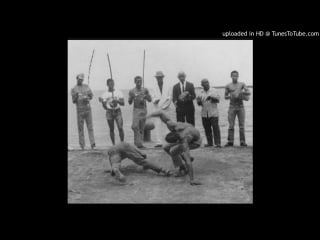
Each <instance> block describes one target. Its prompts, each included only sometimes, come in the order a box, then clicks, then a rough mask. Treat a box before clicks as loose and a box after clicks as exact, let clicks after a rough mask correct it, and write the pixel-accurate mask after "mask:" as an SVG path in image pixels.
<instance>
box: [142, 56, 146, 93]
mask: <svg viewBox="0 0 320 240" xmlns="http://www.w3.org/2000/svg"><path fill="white" fill-rule="evenodd" d="M145 61H146V50H144V51H143V67H142V87H143V88H144V66H145Z"/></svg>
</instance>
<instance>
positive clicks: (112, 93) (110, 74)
mask: <svg viewBox="0 0 320 240" xmlns="http://www.w3.org/2000/svg"><path fill="white" fill-rule="evenodd" d="M107 56H108V63H109V70H110V76H111V79H112V80H113V78H112V70H111V62H110V58H109V53H107ZM113 92H114V91H112V99H113Z"/></svg>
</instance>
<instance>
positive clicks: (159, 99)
mask: <svg viewBox="0 0 320 240" xmlns="http://www.w3.org/2000/svg"><path fill="white" fill-rule="evenodd" d="M155 78H156V79H157V86H156V87H155V88H154V89H153V96H152V103H153V106H154V111H159V110H162V111H164V112H165V113H167V114H168V112H169V109H170V104H171V101H172V96H171V95H172V89H171V87H170V86H169V85H168V84H165V83H164V81H163V78H164V74H163V73H162V71H157V72H156V75H155ZM154 132H155V141H156V145H155V147H162V145H163V143H164V136H165V135H166V133H167V132H168V130H167V128H166V126H165V125H164V124H163V123H162V121H161V119H160V118H156V119H155V130H154Z"/></svg>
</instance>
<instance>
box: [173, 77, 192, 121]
mask: <svg viewBox="0 0 320 240" xmlns="http://www.w3.org/2000/svg"><path fill="white" fill-rule="evenodd" d="M178 78H179V80H180V82H179V83H177V84H176V85H174V87H173V92H172V101H173V103H174V105H175V106H176V113H177V122H187V123H190V124H192V125H193V126H194V105H193V100H194V99H195V98H196V94H195V91H194V86H193V84H192V83H190V82H187V81H186V74H185V73H184V72H179V73H178Z"/></svg>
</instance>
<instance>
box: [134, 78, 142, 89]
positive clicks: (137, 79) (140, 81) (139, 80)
mask: <svg viewBox="0 0 320 240" xmlns="http://www.w3.org/2000/svg"><path fill="white" fill-rule="evenodd" d="M134 83H135V84H136V87H137V88H141V85H142V77H140V76H136V77H135V78H134Z"/></svg>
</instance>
